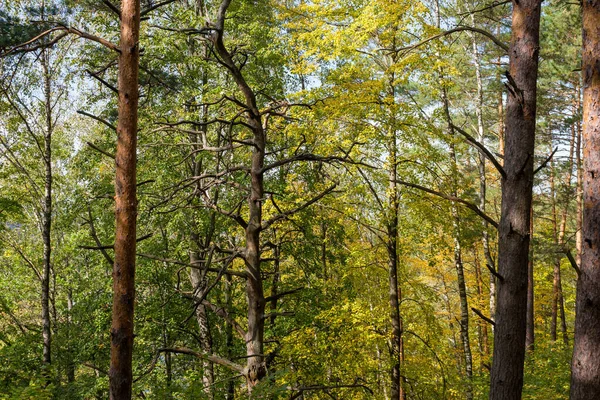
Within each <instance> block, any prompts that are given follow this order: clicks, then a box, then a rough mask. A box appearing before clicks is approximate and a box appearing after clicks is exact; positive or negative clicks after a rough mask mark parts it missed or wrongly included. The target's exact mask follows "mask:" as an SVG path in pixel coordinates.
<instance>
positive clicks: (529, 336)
mask: <svg viewBox="0 0 600 400" xmlns="http://www.w3.org/2000/svg"><path fill="white" fill-rule="evenodd" d="M529 235H530V243H529V259H528V260H527V316H526V319H527V322H526V325H525V349H526V350H529V351H533V350H534V343H535V319H534V304H533V302H534V300H535V296H534V294H535V293H534V289H535V286H534V281H533V256H534V254H533V243H532V242H533V204H532V205H531V211H530V213H529Z"/></svg>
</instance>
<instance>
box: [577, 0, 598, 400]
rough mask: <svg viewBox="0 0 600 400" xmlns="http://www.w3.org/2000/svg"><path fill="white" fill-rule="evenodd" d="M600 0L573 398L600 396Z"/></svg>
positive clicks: (589, 82)
mask: <svg viewBox="0 0 600 400" xmlns="http://www.w3.org/2000/svg"><path fill="white" fill-rule="evenodd" d="M599 26H600V1H599V0H586V1H584V2H583V62H582V71H583V143H584V146H583V149H584V157H583V159H584V167H583V179H584V181H583V204H584V210H583V229H582V237H583V244H582V254H581V264H580V270H581V273H580V275H579V279H578V281H577V303H576V314H575V315H576V316H575V344H574V349H573V360H572V365H571V367H572V369H571V370H572V372H571V400H592V399H598V398H600V363H598V360H600V176H599V175H598V174H600V30H599V28H598V27H599Z"/></svg>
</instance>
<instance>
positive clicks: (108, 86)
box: [85, 69, 119, 131]
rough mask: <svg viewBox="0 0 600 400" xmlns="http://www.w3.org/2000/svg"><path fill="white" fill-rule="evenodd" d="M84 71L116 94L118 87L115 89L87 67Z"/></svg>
mask: <svg viewBox="0 0 600 400" xmlns="http://www.w3.org/2000/svg"><path fill="white" fill-rule="evenodd" d="M85 72H87V73H88V74H89V75H90V76H91V77H92V78H95V79H97V80H98V81H99V82H100V83H101V84H103V85H104V86H106V87H107V88H109V89H110V90H112V91H113V92H115V93H116V94H119V89H117V88H116V87H114V86H113V85H111V84H110V83H108V82H107V81H105V80H104V79H102V78H101V77H100V75H98V74H96V73H94V72H92V71H90V70H89V69H86V70H85ZM115 131H116V128H115Z"/></svg>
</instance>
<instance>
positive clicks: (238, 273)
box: [137, 253, 248, 279]
mask: <svg viewBox="0 0 600 400" xmlns="http://www.w3.org/2000/svg"><path fill="white" fill-rule="evenodd" d="M137 256H138V257H144V258H148V259H150V260H155V261H161V262H166V263H170V264H175V265H181V266H184V267H190V268H196V269H202V270H206V271H209V272H219V271H221V269H220V268H211V267H207V268H203V267H199V266H197V265H195V264H190V263H186V262H183V261H179V260H174V259H172V258H162V257H158V256H155V255H152V254H143V253H138V254H137ZM224 274H225V275H232V276H239V277H240V278H244V279H245V278H247V277H248V274H247V273H246V272H245V271H231V270H229V269H228V270H226V271H225V272H224Z"/></svg>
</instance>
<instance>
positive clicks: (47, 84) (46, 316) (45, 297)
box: [41, 50, 53, 365]
mask: <svg viewBox="0 0 600 400" xmlns="http://www.w3.org/2000/svg"><path fill="white" fill-rule="evenodd" d="M41 63H42V69H43V75H44V77H43V79H44V108H45V131H44V169H45V174H44V200H43V204H42V241H43V243H44V250H43V266H42V338H43V343H44V346H43V348H44V350H43V361H44V364H45V365H50V363H51V362H52V349H51V347H52V333H51V329H50V325H51V324H50V275H51V273H52V267H51V265H50V257H51V252H52V246H51V231H52V131H53V121H52V84H51V79H52V78H51V76H50V74H51V73H50V65H49V64H50V55H49V50H44V51H43V52H42V56H41Z"/></svg>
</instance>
